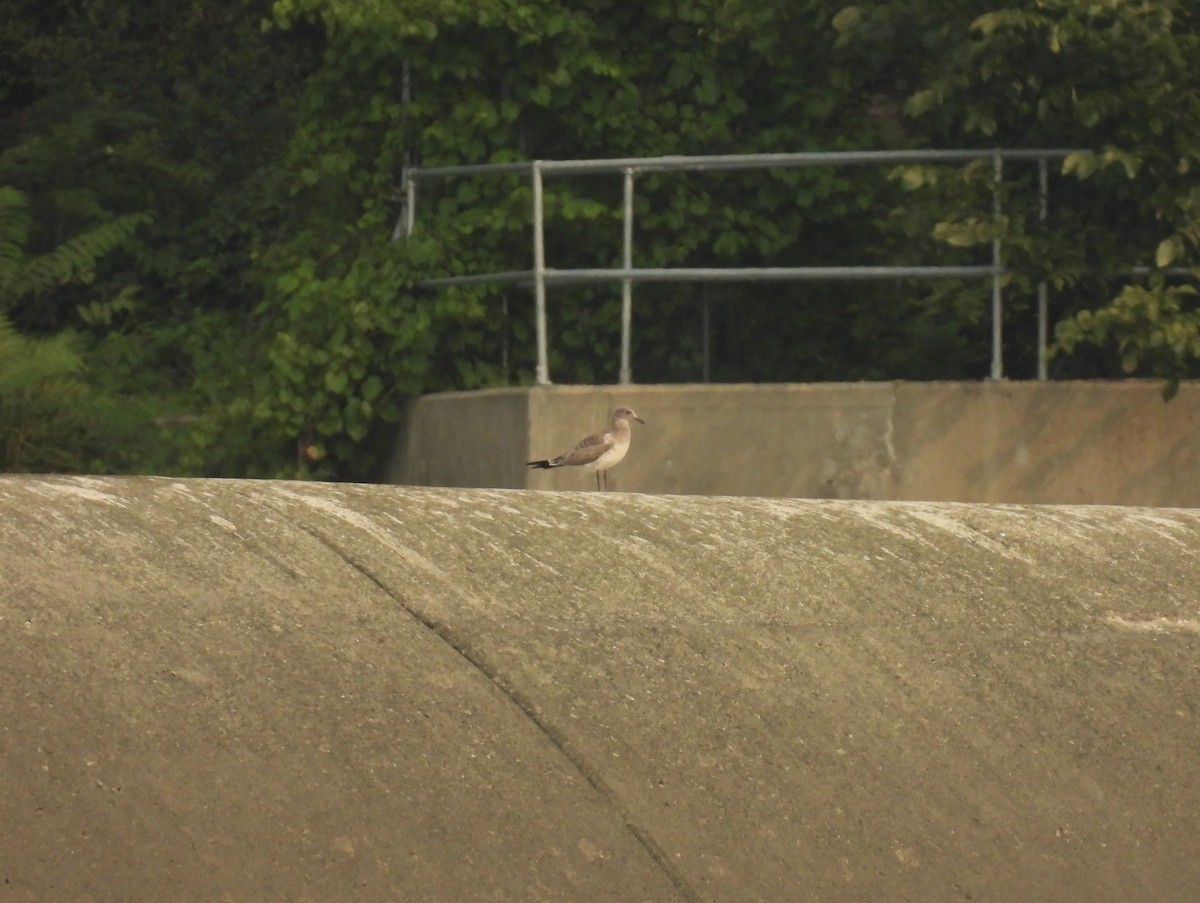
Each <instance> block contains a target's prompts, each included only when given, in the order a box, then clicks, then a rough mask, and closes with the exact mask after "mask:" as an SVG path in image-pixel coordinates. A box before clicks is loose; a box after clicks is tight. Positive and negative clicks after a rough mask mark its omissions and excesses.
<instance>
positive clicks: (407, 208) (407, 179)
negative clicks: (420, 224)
mask: <svg viewBox="0 0 1200 903" xmlns="http://www.w3.org/2000/svg"><path fill="white" fill-rule="evenodd" d="M416 224H417V180H416V179H414V178H413V177H412V175H411V174H410V173H409V172H407V171H405V174H404V234H405V235H406V236H408V235H412V234H413V227H414V226H416Z"/></svg>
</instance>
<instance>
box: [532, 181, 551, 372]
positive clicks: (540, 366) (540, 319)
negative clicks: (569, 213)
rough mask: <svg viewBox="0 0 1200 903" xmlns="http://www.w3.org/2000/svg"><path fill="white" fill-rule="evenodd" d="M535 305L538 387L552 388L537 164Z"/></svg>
mask: <svg viewBox="0 0 1200 903" xmlns="http://www.w3.org/2000/svg"><path fill="white" fill-rule="evenodd" d="M530 172H531V179H532V182H533V303H534V319H535V324H536V330H537V376H536V379H537V384H538V385H539V386H548V385H550V361H549V353H548V351H547V347H548V346H547V341H546V229H545V219H544V211H543V207H542V167H541V164H540V163H539V162H538V161H537V160H534V161H533V167H532V169H531V171H530Z"/></svg>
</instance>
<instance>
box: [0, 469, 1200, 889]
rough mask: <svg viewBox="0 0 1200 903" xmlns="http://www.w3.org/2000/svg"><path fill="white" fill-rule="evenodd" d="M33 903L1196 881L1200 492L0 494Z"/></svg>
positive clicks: (47, 490)
mask: <svg viewBox="0 0 1200 903" xmlns="http://www.w3.org/2000/svg"><path fill="white" fill-rule="evenodd" d="M0 548H2V549H3V557H2V558H0V685H2V686H3V687H4V688H5V691H4V693H0V767H2V768H3V773H4V775H5V777H6V780H5V781H4V782H3V784H0V824H3V825H4V831H3V832H2V833H0V900H3V901H5V903H7V901H25V900H31V901H32V900H37V901H42V900H61V901H82V900H89V901H107V900H113V901H116V900H122V901H125V900H219V899H232V900H247V899H254V900H284V899H287V900H331V899H347V898H352V899H355V900H358V901H373V900H379V901H389V903H391V901H395V900H425V901H439V900H446V901H452V900H453V901H458V900H472V899H488V900H500V901H505V900H512V901H530V900H599V899H606V900H692V901H696V900H711V901H735V900H736V901H743V900H772V901H774V900H808V899H811V900H839V901H857V900H861V901H879V900H947V899H988V900H1001V901H1021V903H1025V901H1028V900H1055V901H1080V903H1084V901H1086V903H1093V901H1096V900H1126V899H1147V900H1155V901H1181V903H1182V901H1191V900H1192V899H1194V896H1195V888H1196V887H1197V886H1200V855H1198V853H1200V756H1198V755H1197V754H1196V751H1197V749H1200V704H1198V703H1197V700H1200V669H1198V668H1197V666H1196V662H1197V661H1198V659H1200V603H1198V597H1197V590H1196V587H1197V586H1200V551H1198V550H1200V512H1197V511H1184V510H1170V509H1157V510H1151V509H1118V508H1100V507H1076V508H1071V507H1061V508H1056V507H986V506H967V505H949V504H925V503H867V502H839V501H780V500H754V499H730V498H719V499H713V498H702V497H661V496H646V495H627V494H620V493H608V494H599V493H550V492H511V491H478V490H475V491H468V490H429V489H425V490H417V489H401V488H395V487H371V486H336V485H313V484H285V483H269V482H262V483H257V482H241V481H207V480H196V481H174V480H166V479H150V478H141V479H136V478H135V479H85V478H55V479H43V478H34V477H7V478H2V479H0Z"/></svg>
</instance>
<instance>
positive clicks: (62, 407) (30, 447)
mask: <svg viewBox="0 0 1200 903" xmlns="http://www.w3.org/2000/svg"><path fill="white" fill-rule="evenodd" d="M28 207H29V205H28V201H27V199H26V198H25V195H24V194H22V193H21V192H19V191H17V190H15V189H13V188H11V187H8V186H0V471H28V470H43V471H45V470H51V471H59V470H67V471H74V470H85V469H97V467H98V466H100V467H102V466H103V465H102V464H100V462H99V456H100V455H101V454H102V448H103V445H104V437H105V435H106V434H107V435H109V436H111V435H112V431H111V430H106V428H105V426H104V425H103V424H102V421H101V414H102V412H104V411H105V409H106V408H107V407H108V404H107V402H108V399H105V398H103V397H101V396H98V395H97V393H95V392H94V391H92V390H91V388H90V387H88V386H87V385H86V384H85V383H84V382H83V381H82V380H81V379H80V374H81V371H82V369H83V360H82V358H81V356H80V354H79V351H78V343H77V342H76V341H75V340H74V338H73V337H72V336H71V335H70V334H69V333H60V334H58V335H55V336H53V337H52V338H48V339H41V340H37V339H30V338H28V337H26V336H23V335H21V334H20V333H18V332H17V330H16V328H15V327H14V326H13V324H12V323H11V321H10V320H9V319H8V317H7V315H6V311H8V310H10V309H12V308H14V307H15V306H17V305H18V304H19V303H20V302H21V300H22V299H23V298H24V297H25V296H35V297H37V296H43V295H44V294H45V293H46V292H48V291H50V290H51V289H53V288H54V287H56V286H59V285H62V284H65V283H70V282H78V281H85V280H87V279H88V278H90V274H91V273H92V272H93V270H94V267H95V266H96V263H97V261H98V260H99V258H100V257H101V256H102V255H104V254H107V253H109V252H110V251H112V250H113V249H114V248H115V247H116V246H118V245H119V244H120V243H121V242H123V241H127V240H128V239H129V237H130V235H131V234H132V231H133V229H134V228H136V226H137V225H138V223H139V222H140V221H141V220H142V218H140V217H137V216H130V217H123V218H121V219H119V220H114V221H113V222H111V223H107V224H105V225H104V226H100V227H97V228H95V229H92V230H90V231H89V232H87V233H84V234H82V235H77V236H74V237H73V238H71V239H68V240H67V241H66V242H64V243H63V244H62V245H61V246H59V247H58V248H55V249H53V250H51V251H49V252H47V253H45V254H41V255H38V256H37V257H32V258H31V257H28V256H27V255H26V254H25V251H24V245H25V243H26V241H27V240H28V236H29V227H30V223H31V218H30V216H29V209H28Z"/></svg>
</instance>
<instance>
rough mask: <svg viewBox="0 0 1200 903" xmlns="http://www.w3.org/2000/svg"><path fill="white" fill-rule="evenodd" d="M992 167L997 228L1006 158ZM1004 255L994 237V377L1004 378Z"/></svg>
mask: <svg viewBox="0 0 1200 903" xmlns="http://www.w3.org/2000/svg"><path fill="white" fill-rule="evenodd" d="M992 169H993V172H994V174H995V176H994V180H995V181H994V186H993V192H994V194H993V199H992V213H993V221H994V223H995V225H996V227H997V228H999V226H1000V212H1001V208H1000V180H1001V178H1003V176H1004V160H1003V158H1002V157H1001V156H1000V155H999V154H995V155H993V157H992ZM1001 264H1002V257H1001V254H1000V236H999V235H997V236H996V237H995V238H993V239H992V379H997V380H998V379H1003V378H1004V352H1003V350H1002V345H1003V342H1004V336H1003V326H1004V320H1003V308H1002V298H1001V291H1000V276H1001Z"/></svg>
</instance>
